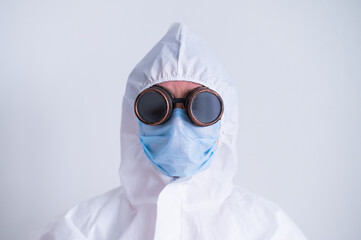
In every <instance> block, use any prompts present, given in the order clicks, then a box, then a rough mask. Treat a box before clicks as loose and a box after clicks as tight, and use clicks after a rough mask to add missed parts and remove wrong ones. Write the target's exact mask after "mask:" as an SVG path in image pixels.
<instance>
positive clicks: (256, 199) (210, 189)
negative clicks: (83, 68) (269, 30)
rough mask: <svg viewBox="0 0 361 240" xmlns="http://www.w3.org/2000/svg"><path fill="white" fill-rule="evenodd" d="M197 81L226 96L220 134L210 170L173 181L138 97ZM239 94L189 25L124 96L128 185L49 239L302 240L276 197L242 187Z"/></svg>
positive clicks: (146, 63) (135, 76)
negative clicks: (149, 146)
mask: <svg viewBox="0 0 361 240" xmlns="http://www.w3.org/2000/svg"><path fill="white" fill-rule="evenodd" d="M170 80H171V81H175V80H183V81H192V82H195V83H200V84H203V85H205V86H207V87H209V88H211V89H213V90H215V91H216V92H218V93H219V94H220V96H221V97H222V98H223V101H224V106H225V110H224V114H223V117H222V120H221V136H220V139H219V146H218V149H217V151H216V153H215V157H214V159H213V162H212V164H211V166H210V168H209V169H207V170H205V171H203V172H200V173H198V174H196V175H194V176H193V177H190V178H179V179H176V180H174V179H172V178H170V177H168V176H166V175H164V174H162V173H161V172H160V171H159V170H158V169H157V168H156V167H155V166H153V165H152V163H151V162H150V161H149V160H148V159H147V157H146V155H145V153H144V152H143V149H142V146H141V144H140V142H139V137H138V133H137V131H138V128H137V126H138V125H137V118H136V115H135V113H134V110H133V107H134V100H135V99H136V97H137V95H138V94H139V93H140V92H141V91H142V90H144V89H146V88H148V87H150V86H152V85H154V84H157V83H161V82H164V81H170ZM237 109H238V106H237V95H236V91H235V89H234V88H233V87H232V85H231V82H230V81H229V79H228V76H227V75H226V74H225V72H224V70H223V68H222V66H221V64H220V63H219V62H218V61H217V59H216V57H215V56H214V54H213V53H212V51H211V50H210V49H209V47H208V45H207V43H205V42H204V41H203V40H202V39H201V38H199V37H198V36H196V35H195V34H193V33H191V32H189V30H188V29H187V28H186V27H185V26H184V25H182V24H179V23H175V24H173V25H172V26H171V27H170V28H169V30H168V32H167V33H166V35H165V36H164V37H163V38H162V39H161V40H160V41H159V42H158V43H157V44H156V45H155V46H154V47H153V48H152V49H151V51H150V52H149V53H148V54H147V55H146V56H145V57H144V58H143V59H142V60H141V61H140V62H139V63H138V64H137V66H136V67H135V68H134V70H133V71H132V73H131V74H130V76H129V79H128V82H127V85H126V91H125V95H124V98H123V109H122V123H121V165H120V179H121V187H118V188H115V189H113V190H111V191H109V192H106V193H104V194H102V195H100V196H98V197H95V198H93V199H90V200H88V201H85V202H83V203H80V204H78V205H77V206H75V207H73V208H72V209H70V210H69V211H68V212H67V213H66V214H65V216H63V217H61V218H60V219H57V220H56V221H54V222H53V223H52V224H50V225H48V227H47V228H46V229H45V233H42V234H41V235H40V236H39V237H38V238H37V239H42V240H53V239H55V240H85V239H87V240H150V239H156V240H193V239H194V240H212V239H214V240H216V239H217V240H233V239H235V240H236V239H237V240H303V239H306V238H305V237H304V235H303V234H302V232H301V231H300V230H299V229H298V228H297V226H296V225H295V224H294V223H293V222H292V220H290V219H289V218H288V217H287V215H286V214H285V213H284V212H283V211H282V210H281V209H280V208H279V207H277V206H276V205H275V204H273V203H272V202H270V201H268V200H266V199H264V198H262V197H260V196H258V195H256V194H253V193H251V192H249V191H247V190H245V189H243V188H240V187H238V186H235V185H234V184H233V182H232V179H233V177H234V175H235V173H236V170H237V154H236V152H237V142H236V136H237V125H238V113H237Z"/></svg>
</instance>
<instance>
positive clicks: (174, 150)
mask: <svg viewBox="0 0 361 240" xmlns="http://www.w3.org/2000/svg"><path fill="white" fill-rule="evenodd" d="M138 122H139V124H138V129H139V138H140V143H141V144H142V146H143V149H144V152H145V154H146V156H147V158H148V159H149V160H150V161H151V162H152V163H153V164H154V165H155V166H156V167H157V168H158V169H159V170H160V171H162V172H163V173H165V174H166V175H168V176H170V177H175V176H177V177H189V176H192V175H194V174H196V173H198V172H200V171H203V170H205V169H207V168H208V167H209V166H210V164H211V161H212V159H213V157H214V152H215V151H216V149H217V140H218V138H219V132H220V121H218V122H217V123H215V124H213V125H211V126H207V127H198V126H195V125H193V124H192V123H191V121H190V119H189V117H188V115H187V113H186V111H185V110H183V109H180V108H175V109H173V112H172V116H171V118H170V119H169V120H168V121H167V122H165V123H164V124H161V125H157V126H150V125H146V124H144V123H142V122H141V121H139V120H138Z"/></svg>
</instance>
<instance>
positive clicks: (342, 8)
mask: <svg viewBox="0 0 361 240" xmlns="http://www.w3.org/2000/svg"><path fill="white" fill-rule="evenodd" d="M360 12H361V2H360V1H344V0H343V1H341V0H340V1H334V0H327V1H326V0H324V1H321V0H306V1H280V0H278V1H266V0H264V1H251V0H249V1H243V0H242V1H225V0H224V1H215V2H211V1H200V0H198V1H197V0H193V1H190V0H187V1H184V0H183V1H174V0H172V1H170V0H167V1H165V0H164V1H146V0H144V1H120V0H118V1H109V0H104V1H94V0H93V1H80V0H75V1H74V0H62V1H60V0H59V1H49V0H42V1H41V0H34V1H17V0H11V1H10V0H9V1H6V0H1V1H0V194H1V196H0V239H2V240H18V239H19V240H22V239H26V236H27V235H28V234H29V233H30V231H32V230H34V229H37V228H40V227H42V226H44V225H45V224H46V223H48V222H49V221H50V220H52V219H53V218H55V217H56V216H57V215H59V214H62V213H64V212H65V211H66V210H67V209H69V208H70V207H71V206H73V205H74V204H76V203H78V202H80V201H83V200H86V199H88V198H90V197H93V196H96V195H99V194H101V193H103V192H105V191H107V190H109V189H111V188H113V187H116V186H118V185H119V176H118V167H119V162H120V143H119V138H120V137H119V135H120V114H121V100H122V95H123V93H124V87H125V83H126V80H127V77H128V75H129V73H130V71H131V70H132V68H133V67H134V66H135V64H136V63H137V62H138V61H139V60H140V59H141V58H142V57H143V56H144V55H145V54H146V53H147V52H148V51H149V50H150V48H151V47H152V46H153V45H154V44H155V43H156V42H157V41H158V40H159V39H160V38H161V37H162V36H163V34H165V32H166V31H167V29H168V27H169V26H170V25H171V23H173V22H183V23H184V24H186V25H187V26H188V28H189V29H190V30H191V31H193V32H195V33H197V34H198V35H200V36H201V37H203V38H204V39H205V40H206V41H207V42H208V43H209V44H210V45H211V46H212V47H213V49H214V50H215V52H216V53H217V55H218V56H219V58H220V59H221V61H222V62H223V64H224V66H225V68H226V69H227V70H228V72H229V74H230V75H231V77H232V78H233V80H234V82H235V84H236V87H237V89H238V92H239V100H240V119H241V122H240V130H239V170H238V175H237V177H236V182H237V183H238V184H239V185H241V186H243V187H245V188H247V189H248V190H251V191H253V192H255V193H258V194H259V195H261V196H264V197H266V198H268V199H270V200H271V201H273V202H275V203H276V204H278V205H279V206H280V207H281V208H282V209H283V210H285V212H286V213H287V214H288V215H289V216H290V217H291V218H292V219H293V220H294V221H295V222H296V224H297V225H298V226H299V227H300V229H301V230H302V231H303V232H304V233H305V235H306V236H307V237H308V238H309V239H315V240H323V239H324V240H340V239H342V240H344V239H345V240H358V239H361V225H360V224H361V179H360V178H361V163H360V161H361V144H360V143H361V126H360V123H361V81H360V80H361V14H360Z"/></svg>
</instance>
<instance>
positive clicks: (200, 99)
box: [191, 92, 222, 123]
mask: <svg viewBox="0 0 361 240" xmlns="http://www.w3.org/2000/svg"><path fill="white" fill-rule="evenodd" d="M191 110H192V115H193V117H194V118H195V119H197V120H198V121H199V122H201V123H211V122H213V121H215V120H216V119H217V118H218V117H219V115H220V114H221V112H222V105H221V102H220V101H219V99H218V97H217V96H216V95H214V94H213V93H211V92H200V93H198V94H197V96H196V97H195V98H194V99H193V102H192V106H191Z"/></svg>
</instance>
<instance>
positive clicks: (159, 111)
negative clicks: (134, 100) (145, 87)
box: [137, 91, 167, 124]
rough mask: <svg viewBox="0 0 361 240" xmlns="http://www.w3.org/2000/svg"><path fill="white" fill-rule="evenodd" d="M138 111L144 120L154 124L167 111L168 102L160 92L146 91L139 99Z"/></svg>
mask: <svg viewBox="0 0 361 240" xmlns="http://www.w3.org/2000/svg"><path fill="white" fill-rule="evenodd" d="M137 111H138V114H139V116H140V117H141V119H142V120H143V121H144V122H147V123H149V124H154V123H157V122H160V121H161V120H162V119H163V118H164V116H165V114H166V113H167V102H166V100H165V99H164V97H163V96H162V95H161V94H160V93H158V92H155V91H152V92H146V93H144V94H143V95H142V96H141V97H140V98H139V100H138V104H137Z"/></svg>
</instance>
